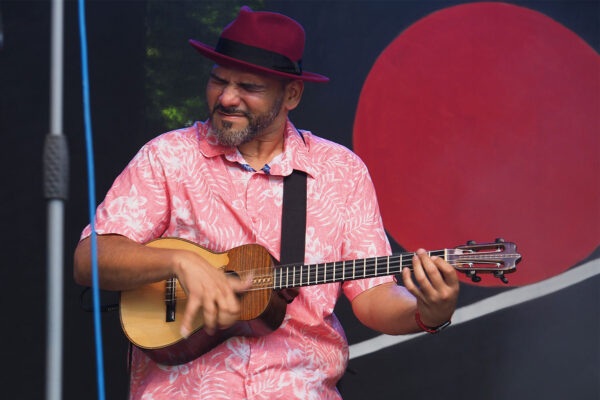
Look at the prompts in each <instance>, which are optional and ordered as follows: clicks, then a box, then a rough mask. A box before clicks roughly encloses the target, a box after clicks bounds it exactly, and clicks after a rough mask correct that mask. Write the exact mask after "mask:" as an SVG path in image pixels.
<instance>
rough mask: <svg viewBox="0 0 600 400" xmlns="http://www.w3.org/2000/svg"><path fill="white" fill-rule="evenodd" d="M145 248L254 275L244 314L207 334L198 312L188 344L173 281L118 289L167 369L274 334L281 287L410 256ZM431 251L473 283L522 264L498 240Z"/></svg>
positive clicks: (125, 323) (396, 268)
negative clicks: (293, 256)
mask: <svg viewBox="0 0 600 400" xmlns="http://www.w3.org/2000/svg"><path fill="white" fill-rule="evenodd" d="M147 246H151V247H158V248H168V249H182V250H189V251H192V252H194V253H196V254H198V255H200V256H202V257H203V258H204V259H206V260H207V261H208V262H209V263H210V264H211V265H213V266H214V267H215V268H220V269H222V270H223V271H224V272H225V273H230V274H236V275H238V276H239V277H240V278H242V279H243V278H244V277H246V276H247V275H248V274H250V273H252V275H253V284H252V287H251V288H250V289H248V290H247V291H246V292H244V293H243V294H241V295H240V304H241V316H240V319H239V321H238V322H237V323H236V324H234V325H233V326H232V327H230V328H228V329H225V330H220V331H217V332H216V333H215V334H214V335H208V334H206V332H205V331H204V329H203V320H202V315H197V316H196V319H195V320H194V322H193V326H192V332H193V333H192V334H191V335H190V337H189V338H188V339H184V338H183V337H182V336H181V334H180V333H179V329H180V326H181V320H182V318H183V311H184V310H185V306H186V301H187V299H186V295H185V292H184V291H183V288H182V287H181V286H180V284H179V282H178V281H177V279H175V278H172V279H168V280H166V281H162V282H156V283H152V284H149V285H144V286H141V287H138V288H136V289H133V290H126V291H122V292H121V299H120V308H119V309H120V315H121V326H122V328H123V331H124V332H125V335H126V336H127V338H128V339H129V340H130V341H131V342H132V343H133V344H134V345H136V346H137V347H139V348H140V349H142V350H143V351H144V352H146V354H148V356H149V357H150V358H152V359H153V360H154V361H156V362H159V363H161V364H168V365H175V364H181V363H184V362H188V361H191V360H193V359H195V358H197V357H199V356H200V355H202V354H204V353H206V352H208V351H209V350H211V349H212V348H214V347H215V346H217V345H218V344H219V343H221V342H223V341H225V340H226V339H228V338H230V337H232V336H263V335H266V334H269V333H270V332H273V331H274V330H275V329H277V328H278V327H279V326H280V325H281V323H282V322H283V318H284V316H285V312H286V306H287V303H286V301H285V300H284V299H283V298H282V297H281V296H279V295H278V294H277V291H278V290H281V289H286V288H297V287H302V286H311V285H319V284H324V283H333V282H342V281H348V280H353V279H362V278H372V277H378V276H386V275H395V274H398V273H401V271H402V268H404V267H409V268H412V256H413V255H414V253H400V254H394V255H390V256H383V257H371V258H365V259H359V260H350V261H337V262H329V263H321V264H312V265H299V264H290V265H276V264H275V261H274V259H273V257H271V255H270V254H269V253H268V252H267V250H266V249H265V248H264V247H262V246H260V245H257V244H248V245H244V246H240V247H236V248H233V249H231V250H229V251H226V252H223V253H213V252H211V251H209V250H207V249H204V248H202V247H200V246H198V245H196V244H194V243H192V242H189V241H186V240H183V239H177V238H164V239H157V240H154V241H152V242H150V243H148V244H147ZM429 254H430V255H432V256H433V255H436V256H438V257H441V258H443V259H445V260H446V261H447V262H448V263H449V264H451V265H452V266H453V267H454V268H455V269H456V270H458V271H461V272H464V273H466V274H467V275H468V276H469V277H470V278H471V279H472V280H473V281H474V282H478V281H479V280H481V278H480V277H479V276H477V273H479V272H481V273H493V274H494V275H495V276H496V277H498V278H499V279H501V280H502V281H503V282H505V283H506V282H508V280H507V279H506V277H505V276H504V274H505V273H509V272H513V271H514V270H515V269H516V264H517V263H518V262H519V261H520V260H521V256H520V255H519V254H518V253H517V252H516V245H515V244H514V243H508V242H504V241H503V240H502V239H497V240H496V242H495V243H481V244H476V243H474V242H469V243H468V244H466V245H463V246H458V247H456V248H454V249H444V250H437V251H430V252H429Z"/></svg>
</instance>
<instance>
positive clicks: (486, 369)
mask: <svg viewBox="0 0 600 400" xmlns="http://www.w3.org/2000/svg"><path fill="white" fill-rule="evenodd" d="M246 3H247V4H249V5H250V6H251V7H252V8H253V9H255V10H271V11H278V12H282V13H284V14H286V15H289V16H291V17H293V18H295V19H296V20H298V21H299V22H300V23H302V24H303V25H304V27H305V29H306V33H307V45H306V51H305V57H304V66H305V68H306V69H307V70H309V71H316V72H319V73H322V74H324V75H327V76H329V77H331V78H332V79H331V82H330V83H328V84H324V85H317V84H307V85H306V90H305V94H304V99H303V102H302V104H301V107H300V108H299V109H298V110H296V111H294V112H293V113H292V115H291V118H292V120H293V121H294V122H295V124H296V125H297V126H298V127H300V128H302V129H308V130H311V131H313V132H314V133H315V134H317V135H320V136H322V137H325V138H327V139H330V140H333V141H336V142H338V143H341V144H343V145H345V146H347V147H349V148H352V149H354V150H355V151H356V152H357V153H358V154H359V155H360V156H361V157H362V158H363V160H364V161H365V162H366V164H367V166H368V167H369V169H370V171H371V174H372V177H373V180H374V182H375V186H376V188H377V192H378V196H379V202H380V206H381V211H382V214H383V218H384V224H385V226H386V230H387V232H388V236H389V238H390V242H391V243H392V247H393V248H394V250H402V249H404V248H406V249H408V250H414V249H415V248H416V247H426V248H429V249H431V248H439V247H448V246H455V245H460V244H462V243H464V242H466V241H467V240H476V241H478V242H485V241H493V240H494V239H495V238H496V237H503V238H505V239H506V240H509V241H515V242H517V243H518V246H519V247H518V249H519V252H520V253H521V254H522V255H523V261H522V262H521V263H520V264H519V265H518V266H517V271H516V272H514V273H512V274H509V275H507V277H508V279H509V283H508V284H503V283H501V282H500V281H499V280H498V279H495V278H493V277H484V279H483V280H482V281H481V282H480V283H479V284H474V283H473V282H471V281H470V280H468V279H466V278H462V282H461V294H460V299H459V308H458V310H457V312H456V314H455V317H454V319H453V325H454V326H452V327H451V328H450V329H448V330H447V331H444V332H443V333H441V334H439V335H435V336H433V335H427V334H417V335H410V336H403V337H389V336H384V335H379V334H378V333H377V332H373V331H371V330H369V329H367V328H364V327H362V326H361V325H360V324H359V323H358V322H357V321H356V320H355V319H354V317H353V316H352V313H351V310H350V306H349V304H348V302H347V301H346V300H345V299H341V300H340V302H339V305H338V307H337V308H336V313H337V314H338V316H339V318H340V319H341V320H342V323H343V325H344V327H345V329H346V333H347V337H348V341H349V343H350V357H351V360H350V363H349V367H348V371H347V373H346V375H345V376H344V377H343V379H342V380H341V382H340V384H339V389H340V392H341V393H342V395H343V397H344V398H345V399H364V398H373V399H389V398H405V399H413V398H425V399H428V398H440V397H442V398H447V399H530V398H545V399H563V398H577V399H597V398H598V397H600V384H599V382H600V375H599V372H598V371H600V342H599V340H598V338H599V337H600V329H599V328H600V320H599V313H598V305H599V304H600V301H599V300H600V299H599V295H598V283H599V282H600V280H599V278H598V275H597V274H598V271H599V270H600V261H599V256H600V251H599V250H598V245H599V244H600V240H599V239H600V206H599V204H600V192H599V190H600V189H599V188H600V185H599V182H600V165H599V160H600V157H599V153H600V143H599V139H598V138H599V134H600V117H599V115H600V72H599V71H600V61H599V56H598V49H599V46H600V30H599V19H598V15H600V6H599V3H598V2H591V1H531V2H509V3H473V2H444V1H382V2H366V1H365V2H361V1H332V2H321V1H319V2H310V1H280V2H276V1H248V2H246ZM241 4H242V2H241V1H227V2H212V1H211V2H204V1H195V2H189V1H181V2H178V1H170V2H163V1H136V2H132V1H124V2H119V1H101V2H89V3H88V5H87V21H88V44H89V53H90V54H89V58H90V79H91V82H90V84H91V102H92V119H93V124H94V127H93V128H94V133H95V141H94V146H95V151H96V162H97V174H98V176H97V186H96V188H97V192H98V194H99V196H103V195H104V194H105V193H106V191H107V189H108V188H109V186H110V184H111V183H112V181H113V179H114V178H115V177H116V175H117V174H118V173H119V172H120V171H121V170H122V168H123V167H124V166H125V165H126V164H127V162H128V161H129V160H130V158H131V157H132V156H133V155H134V154H135V152H136V151H137V150H138V149H139V148H140V147H141V146H142V145H143V144H144V143H145V142H146V141H148V140H149V139H151V138H152V137H154V136H156V135H158V134H160V133H162V132H164V131H166V130H169V129H174V128H177V127H181V126H185V125H187V124H190V123H191V122H192V121H194V120H203V119H205V118H206V105H205V103H204V86H205V82H206V78H207V72H208V69H209V68H210V66H211V64H210V62H208V61H206V60H204V59H203V58H202V57H200V56H199V55H198V54H197V53H196V52H195V51H194V50H193V49H192V48H191V47H190V46H189V45H188V44H187V39H189V38H195V39H197V40H200V41H202V42H206V43H215V42H216V38H217V37H218V34H219V32H220V30H221V29H222V27H223V26H224V25H225V24H226V23H227V22H228V21H230V20H231V19H233V18H234V17H235V15H236V14H237V12H238V10H239V7H240V5H241ZM76 11H77V10H76V7H75V3H74V2H68V3H67V4H66V14H65V35H66V36H65V41H66V43H65V45H66V48H65V61H66V67H65V90H66V98H65V111H64V116H65V134H66V135H67V136H68V138H69V145H70V156H71V180H70V183H71V190H70V200H69V201H68V203H67V213H66V244H65V253H66V265H65V296H64V300H65V307H64V309H65V322H64V327H65V335H64V342H65V354H64V357H65V358H64V398H65V399H81V398H95V393H96V383H95V364H94V345H93V335H92V317H91V315H90V314H87V313H85V312H83V311H82V310H81V308H80V300H79V293H80V290H81V288H80V287H78V286H77V285H75V284H74V282H73V279H72V261H71V255H72V252H73V250H74V248H75V246H76V244H77V241H78V238H79V234H80V231H81V229H82V228H83V227H84V225H85V224H86V218H87V215H88V214H87V209H86V206H87V190H86V181H85V160H84V143H83V118H82V105H81V70H80V64H79V39H78V28H77V21H76ZM49 21H50V5H49V3H47V2H22V1H4V0H2V1H0V36H1V37H3V41H0V94H1V95H0V133H1V134H2V137H3V139H4V144H5V145H4V146H3V153H2V155H3V157H2V162H3V167H4V171H5V172H6V173H5V182H6V184H5V185H4V188H3V192H2V193H3V201H2V207H1V208H0V210H1V211H0V212H1V213H2V219H1V220H2V221H3V226H4V229H3V241H2V242H3V243H4V247H3V249H4V250H5V251H4V254H5V257H4V262H3V265H4V267H3V269H2V270H3V272H4V274H3V276H4V279H2V283H1V285H2V290H1V291H0V293H1V294H0V296H1V297H0V298H1V302H0V304H2V305H3V306H4V307H5V316H6V317H5V321H6V327H5V329H3V330H2V334H1V337H2V339H3V340H2V343H3V344H4V348H3V351H2V355H3V360H4V362H3V366H2V374H1V376H2V382H3V384H4V385H3V397H6V398H19V399H39V398H42V397H43V393H44V362H45V360H44V358H45V278H46V271H45V265H46V263H45V238H44V235H45V222H44V221H45V203H44V200H43V199H42V183H41V153H42V143H43V137H44V135H45V134H46V132H47V130H48V118H49V116H48V106H49V105H48V98H49V93H48V91H49V89H48V88H49V82H48V79H49V59H50V55H49V39H48V37H49V29H50V26H49ZM99 200H100V199H99ZM103 297H104V300H105V301H106V302H111V301H114V300H115V298H116V296H115V294H114V293H103ZM84 301H89V299H85V300H84ZM102 321H103V334H104V349H105V359H104V361H105V366H106V371H105V372H106V376H107V379H106V389H107V398H109V399H125V398H126V397H127V379H128V378H127V371H126V363H127V358H126V352H127V341H126V340H125V338H124V336H123V335H122V333H121V331H120V325H119V319H118V314H117V313H107V314H104V315H103V318H102Z"/></svg>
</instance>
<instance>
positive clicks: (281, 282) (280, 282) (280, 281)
mask: <svg viewBox="0 0 600 400" xmlns="http://www.w3.org/2000/svg"><path fill="white" fill-rule="evenodd" d="M282 287H283V271H282V270H281V268H279V289H281V288H282Z"/></svg>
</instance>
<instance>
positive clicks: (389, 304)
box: [74, 7, 459, 399]
mask: <svg viewBox="0 0 600 400" xmlns="http://www.w3.org/2000/svg"><path fill="white" fill-rule="evenodd" d="M191 44H192V45H193V46H194V47H195V48H196V50H198V51H199V52H200V53H201V54H202V55H204V56H205V57H208V58H209V59H211V60H213V61H214V62H215V65H214V67H213V68H212V71H211V73H210V79H209V81H208V84H207V88H206V98H207V104H208V106H209V119H208V120H207V121H206V122H204V123H202V122H197V123H195V124H194V125H193V126H191V127H188V128H184V129H180V130H177V131H173V132H168V133H166V134H164V135H161V136H159V137H157V138H155V139H154V140H152V141H150V142H149V143H148V144H146V145H145V146H144V147H143V148H142V149H141V150H140V152H139V153H138V154H137V155H136V156H135V157H134V159H133V160H132V161H131V163H130V164H129V165H128V166H127V167H126V169H125V170H124V171H123V172H122V173H121V175H120V176H119V177H118V178H117V179H116V181H115V183H114V184H113V186H112V188H111V189H110V191H109V192H108V194H107V196H106V198H105V200H104V202H103V203H102V204H101V205H100V206H99V207H98V211H97V216H96V222H95V227H96V231H97V232H98V234H99V236H98V265H99V279H100V286H101V287H102V288H103V289H106V290H127V289H132V288H136V287H139V286H140V285H145V284H148V283H152V282H158V281H163V280H166V279H169V278H171V277H176V278H177V280H178V282H179V283H180V284H181V285H182V286H183V287H184V288H185V291H186V293H187V305H186V307H185V311H184V317H183V322H182V325H181V334H182V336H184V337H187V336H188V335H190V334H191V333H192V332H191V331H192V322H193V320H194V318H195V317H196V315H197V314H200V315H201V316H202V318H203V320H204V329H205V330H206V331H207V332H209V333H211V334H214V333H216V332H218V331H219V330H222V329H225V328H227V327H230V326H232V325H233V324H234V323H235V322H236V321H237V320H238V318H239V315H240V303H239V297H238V295H240V294H241V293H243V292H244V291H246V290H248V289H249V288H250V287H251V285H252V281H251V278H246V279H239V278H237V277H233V276H229V275H226V274H224V273H223V271H222V270H220V269H218V268H215V267H214V266H212V265H211V264H209V263H208V262H207V261H206V260H205V259H204V258H203V257H201V256H199V255H198V254H195V253H193V252H190V251H186V250H176V249H162V248H153V247H148V246H144V243H147V242H149V241H151V240H153V239H155V238H159V237H180V238H184V239H187V240H190V241H192V242H194V243H197V244H199V245H201V246H203V247H205V248H207V249H210V250H211V251H214V252H222V251H226V250H228V249H230V248H233V247H236V246H240V245H243V244H247V243H259V244H261V245H262V246H264V247H266V248H267V250H268V251H269V252H270V253H271V254H272V255H273V256H274V257H275V258H277V259H278V258H279V256H280V248H279V247H280V241H281V214H282V207H281V204H282V195H283V178H284V176H287V175H289V174H291V173H292V170H294V169H295V170H299V171H302V172H304V173H306V175H307V211H306V249H305V260H304V261H305V262H306V263H324V262H332V261H338V260H350V259H356V258H365V257H372V256H382V255H386V254H390V246H389V243H388V241H387V238H386V236H385V232H384V228H383V225H382V221H381V217H380V214H379V208H378V205H377V200H376V197H375V192H374V188H373V184H372V182H371V179H370V177H369V175H368V172H367V170H366V167H365V166H364V164H363V163H362V161H360V159H358V157H357V156H356V155H354V154H353V153H352V152H350V151H349V150H348V149H346V148H344V147H342V146H340V145H337V144H334V143H331V142H329V141H327V140H324V139H321V138H319V137H317V136H315V135H313V134H312V133H310V132H308V131H304V130H298V129H296V128H295V127H294V125H293V124H292V122H291V121H290V120H289V119H288V113H289V112H290V111H291V110H293V109H295V108H296V107H297V106H298V105H299V103H300V100H301V98H302V93H303V89H304V82H306V81H312V82H326V81H327V80H328V78H326V77H324V76H322V75H319V74H315V73H311V72H306V71H302V69H301V66H300V62H299V61H300V59H301V57H302V52H303V48H304V30H303V28H302V27H301V26H300V24H298V23H297V22H296V21H294V20H292V19H291V18H288V17H286V16H283V15H280V14H275V13H269V12H253V11H252V10H250V9H249V8H248V7H243V8H242V9H241V10H240V13H239V15H238V17H237V18H236V19H235V20H234V21H233V22H232V23H231V24H230V25H228V26H227V27H226V28H225V29H224V30H223V32H222V34H221V38H220V40H219V43H218V45H217V46H216V48H212V47H210V46H207V45H204V44H202V43H199V42H196V41H191ZM90 233H91V230H90V228H89V226H88V227H87V228H86V229H85V230H84V232H83V234H82V240H81V241H80V243H79V245H78V247H77V249H76V252H75V271H74V274H75V279H76V281H77V282H78V283H80V284H83V285H90V283H91V261H90V237H89V235H90ZM412 266H413V270H414V278H413V277H411V273H410V270H409V268H405V269H404V270H403V271H402V280H403V282H404V286H405V287H401V286H398V285H397V284H396V283H395V282H394V281H393V278H391V277H379V278H369V279H361V280H353V281H347V282H344V283H328V284H322V285H316V286H308V287H302V288H300V289H298V291H297V293H296V294H297V296H296V297H295V299H294V300H293V301H292V302H291V303H290V304H289V305H288V306H287V312H286V316H285V319H284V321H283V323H282V324H281V326H280V327H279V328H278V329H276V330H275V331H274V332H272V333H270V334H268V335H266V336H262V337H243V336H236V337H233V338H230V339H228V340H227V341H225V342H224V343H222V344H220V345H218V346H217V347H215V348H214V349H212V350H211V351H209V352H208V353H206V354H204V355H202V356H200V357H198V358H196V359H194V360H193V361H190V362H189V363H186V364H182V365H177V366H166V365H161V364H158V363H156V362H154V361H153V360H151V359H150V358H148V357H147V355H146V354H145V353H144V352H142V351H141V350H139V349H138V348H136V347H133V350H132V351H133V354H132V370H131V392H130V396H131V398H133V399H141V398H152V399H187V398H211V399H218V398H224V399H225V398H227V399H234V398H248V399H250V398H252V399H263V398H264V399H276V398H281V399H283V398H285V399H291V398H298V399H329V398H331V399H335V398H340V395H339V393H338V391H337V389H336V386H335V385H336V383H337V381H338V380H339V379H340V378H341V376H342V375H343V373H344V370H345V367H346V365H347V362H348V345H347V342H346V339H345V336H344V333H343V330H342V328H341V326H340V324H339V322H338V320H337V318H336V317H335V315H334V314H333V308H334V306H335V302H336V301H337V299H338V297H339V296H340V294H341V293H342V292H343V293H344V294H345V295H346V296H347V297H348V298H349V299H350V301H351V303H352V308H353V311H354V313H355V315H356V316H357V318H358V319H359V320H360V321H361V322H362V323H364V324H365V325H366V326H368V327H370V328H372V329H375V330H377V331H379V332H382V333H386V334H392V335H396V334H406V333H411V332H418V331H421V330H422V328H423V326H425V327H429V328H430V329H431V330H435V328H436V327H439V326H442V325H444V324H445V323H446V322H447V321H449V320H450V317H451V316H452V313H453V311H454V308H455V305H456V299H457V296H458V286H459V285H458V279H457V277H456V273H455V271H454V269H453V268H452V267H451V266H450V265H449V264H448V263H447V262H446V261H444V260H443V259H441V258H438V257H429V256H428V255H427V253H426V252H425V251H424V250H422V249H420V250H418V251H417V255H415V256H414V258H413V259H412ZM417 312H418V314H417V316H418V318H415V314H416V313H417ZM420 325H421V326H420Z"/></svg>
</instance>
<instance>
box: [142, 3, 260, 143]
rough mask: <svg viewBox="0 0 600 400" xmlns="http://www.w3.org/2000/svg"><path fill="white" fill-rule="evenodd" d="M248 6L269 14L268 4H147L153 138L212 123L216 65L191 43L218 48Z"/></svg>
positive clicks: (148, 90) (148, 94)
mask: <svg viewBox="0 0 600 400" xmlns="http://www.w3.org/2000/svg"><path fill="white" fill-rule="evenodd" d="M244 4H246V5H248V6H250V8H252V9H253V10H255V11H260V10H263V9H264V0H257V1H251V0H246V1H242V0H231V1H214V0H213V1H164V0H148V1H147V10H146V60H145V73H146V99H147V107H146V115H147V120H148V124H149V127H150V132H151V133H153V134H156V133H160V132H164V131H167V130H172V129H177V128H181V127H183V126H189V125H191V124H193V123H194V121H197V120H204V119H206V117H207V115H208V109H207V107H206V100H205V87H206V82H207V79H208V74H209V72H210V68H211V66H212V61H210V60H207V59H205V58H204V57H203V56H201V55H200V53H198V52H196V51H195V50H194V49H193V47H191V46H190V45H189V44H188V39H195V40H198V41H200V42H202V43H206V44H208V45H211V46H214V45H215V44H216V43H217V40H218V38H219V34H220V33H221V31H222V30H223V28H224V27H225V26H226V25H227V24H229V23H230V22H231V21H233V19H235V17H236V16H237V14H238V12H239V9H240V7H241V6H242V5H244Z"/></svg>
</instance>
